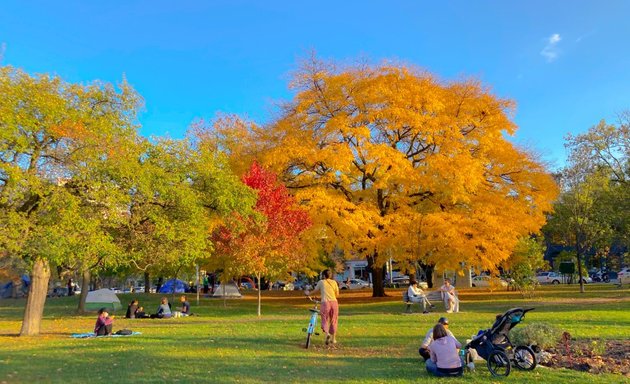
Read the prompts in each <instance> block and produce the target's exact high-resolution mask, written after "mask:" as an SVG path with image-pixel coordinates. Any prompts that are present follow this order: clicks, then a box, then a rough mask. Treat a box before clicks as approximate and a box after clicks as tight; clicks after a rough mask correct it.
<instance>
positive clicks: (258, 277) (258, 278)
mask: <svg viewBox="0 0 630 384" xmlns="http://www.w3.org/2000/svg"><path fill="white" fill-rule="evenodd" d="M256 279H257V280H258V312H257V313H258V317H260V273H257V274H256Z"/></svg>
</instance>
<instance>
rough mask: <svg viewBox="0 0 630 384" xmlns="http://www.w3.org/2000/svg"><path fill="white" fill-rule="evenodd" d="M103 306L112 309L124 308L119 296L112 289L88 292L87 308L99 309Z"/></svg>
mask: <svg viewBox="0 0 630 384" xmlns="http://www.w3.org/2000/svg"><path fill="white" fill-rule="evenodd" d="M101 308H107V309H109V310H110V311H115V310H117V309H121V308H122V305H121V304H120V300H118V296H116V294H115V293H114V291H112V290H111V289H107V288H103V289H99V290H97V291H92V292H88V294H87V299H85V309H87V310H88V311H89V310H92V311H97V310H99V309H101Z"/></svg>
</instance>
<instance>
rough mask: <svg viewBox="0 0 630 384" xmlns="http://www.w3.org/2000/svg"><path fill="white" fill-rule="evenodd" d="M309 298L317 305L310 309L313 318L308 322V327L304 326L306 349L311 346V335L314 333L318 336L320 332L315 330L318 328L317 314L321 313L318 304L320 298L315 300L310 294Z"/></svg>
mask: <svg viewBox="0 0 630 384" xmlns="http://www.w3.org/2000/svg"><path fill="white" fill-rule="evenodd" d="M308 299H309V300H310V301H312V302H313V303H315V306H314V307H313V308H310V309H309V311H310V312H311V320H310V321H309V322H308V328H302V332H306V349H308V347H310V346H311V336H312V335H313V333H314V334H315V335H316V336H319V333H318V332H315V329H316V328H317V315H319V309H317V306H318V305H319V303H320V302H319V301H318V300H313V298H311V297H310V296H309V297H308Z"/></svg>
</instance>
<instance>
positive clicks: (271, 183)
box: [213, 162, 312, 316]
mask: <svg viewBox="0 0 630 384" xmlns="http://www.w3.org/2000/svg"><path fill="white" fill-rule="evenodd" d="M243 183H245V184H246V185H247V186H249V187H250V188H252V189H254V190H255V191H256V192H257V194H258V198H257V200H256V205H255V211H256V212H257V215H254V216H250V217H241V216H238V215H234V216H233V217H231V218H230V219H228V220H227V221H226V223H225V225H223V226H221V227H220V228H218V229H217V230H216V231H215V232H214V235H213V240H214V244H215V254H216V257H217V259H218V260H220V263H219V264H220V265H221V267H222V268H223V269H224V273H227V274H229V275H231V276H239V275H242V274H254V275H256V278H257V280H258V283H259V285H260V278H261V276H262V275H269V276H279V275H281V274H282V273H286V272H288V271H290V270H292V269H296V268H297V267H299V265H300V263H302V262H303V261H304V260H305V258H306V256H307V255H306V253H305V252H304V248H303V246H302V241H301V238H300V236H301V235H302V234H303V233H304V231H305V230H306V229H308V228H309V227H310V226H311V224H312V222H311V219H310V217H309V215H308V212H307V211H306V210H305V209H302V208H300V207H299V206H298V205H297V204H296V202H295V199H294V198H293V196H291V194H289V191H288V190H287V188H286V187H285V186H284V185H283V184H281V183H280V182H278V178H277V176H276V175H275V174H274V173H272V172H270V171H268V170H266V169H264V168H263V167H261V166H260V165H259V164H258V163H256V162H254V163H253V164H252V165H251V167H250V169H249V171H248V172H247V173H246V174H245V175H244V176H243ZM258 315H259V316H260V290H258Z"/></svg>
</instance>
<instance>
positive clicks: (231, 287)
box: [212, 281, 243, 299]
mask: <svg viewBox="0 0 630 384" xmlns="http://www.w3.org/2000/svg"><path fill="white" fill-rule="evenodd" d="M212 297H227V298H231V299H240V298H241V297H243V295H241V293H240V292H239V290H238V287H237V286H236V283H235V282H233V281H232V282H229V283H227V284H223V283H221V284H219V286H218V287H215V288H214V293H213V294H212Z"/></svg>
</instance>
